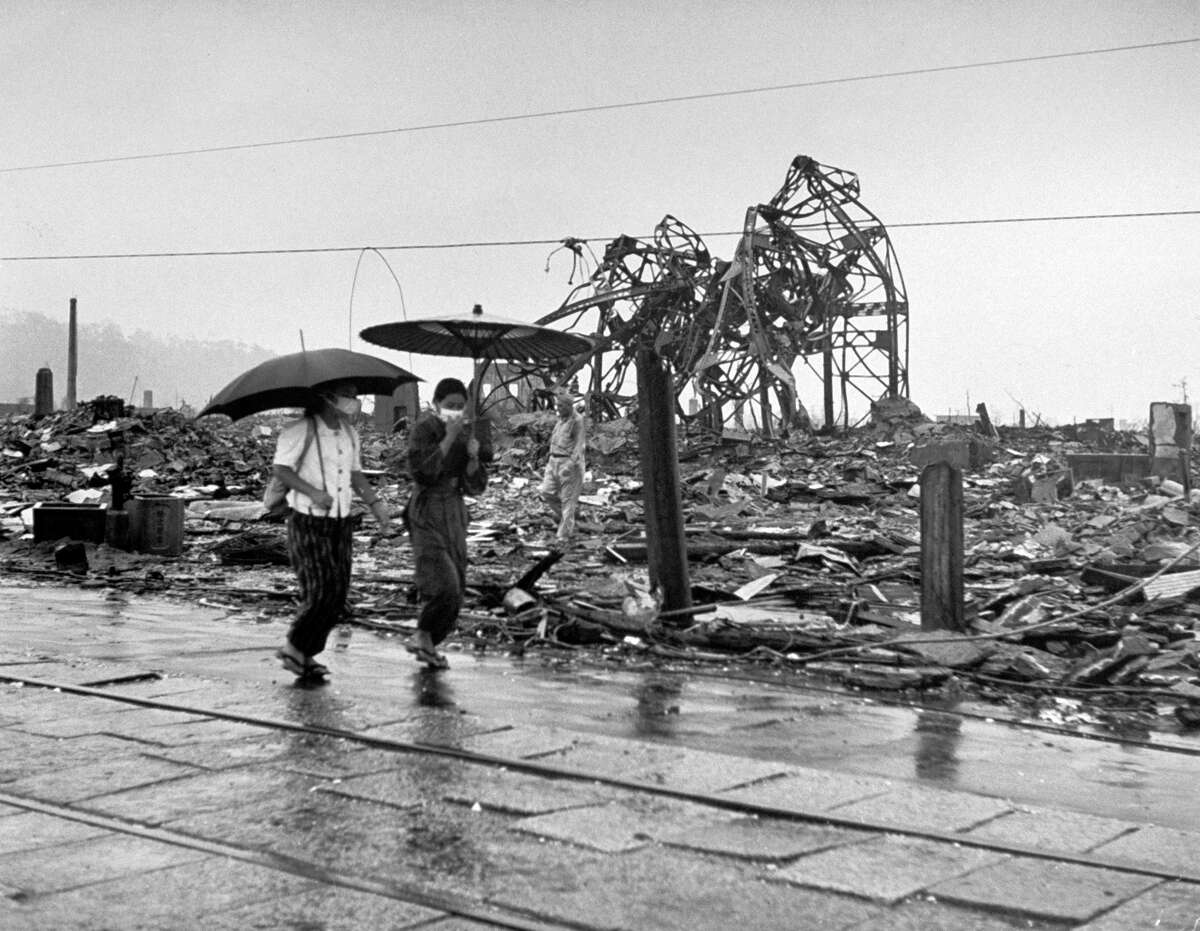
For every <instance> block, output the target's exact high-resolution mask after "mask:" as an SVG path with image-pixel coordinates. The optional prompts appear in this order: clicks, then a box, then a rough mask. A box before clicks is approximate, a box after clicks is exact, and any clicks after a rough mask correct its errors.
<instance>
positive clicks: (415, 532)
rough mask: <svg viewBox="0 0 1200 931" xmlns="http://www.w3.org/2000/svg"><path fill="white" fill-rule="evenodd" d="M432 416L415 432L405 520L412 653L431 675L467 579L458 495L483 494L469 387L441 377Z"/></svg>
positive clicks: (463, 512)
mask: <svg viewBox="0 0 1200 931" xmlns="http://www.w3.org/2000/svg"><path fill="white" fill-rule="evenodd" d="M433 404H434V407H435V408H436V413H431V414H426V415H424V416H422V417H421V419H420V420H418V421H417V423H416V425H415V426H414V427H413V430H412V435H411V436H410V437H409V444H408V465H409V469H410V471H411V473H412V479H413V490H412V496H411V497H410V498H409V500H408V505H407V507H406V508H405V511H404V516H405V521H406V522H407V524H408V530H409V533H410V535H411V537H412V547H413V561H414V564H415V568H416V581H417V588H418V590H419V591H420V595H421V601H422V606H421V613H420V616H419V617H418V619H417V632H416V634H415V635H414V637H413V640H412V643H411V644H409V647H408V649H409V651H410V652H411V653H413V654H414V655H415V656H416V657H417V659H418V660H419V661H420V662H422V663H424V664H425V665H426V666H429V667H430V668H432V669H445V668H447V667H448V666H449V665H450V664H449V663H448V662H447V661H446V657H445V656H444V655H442V654H441V653H439V652H438V651H437V645H438V644H439V643H441V642H442V641H443V640H445V639H446V637H447V636H448V635H449V634H450V632H451V631H452V630H453V629H454V626H455V624H456V623H457V621H458V613H459V611H460V610H461V609H462V603H463V593H464V590H465V588H466V580H467V578H466V577H467V506H466V503H465V502H464V501H463V495H464V494H469V495H477V494H480V493H481V492H482V491H483V490H484V489H486V488H487V482H488V477H487V471H486V470H485V469H484V467H483V464H482V463H481V462H480V461H479V440H477V439H476V438H475V437H474V436H464V433H463V430H464V426H465V424H464V422H463V411H464V410H465V409H466V406H467V388H466V386H465V385H464V384H463V383H462V382H461V381H459V380H458V379H457V378H443V379H442V380H441V381H440V382H438V383H437V387H436V388H435V389H434V392H433Z"/></svg>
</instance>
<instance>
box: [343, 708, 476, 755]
mask: <svg viewBox="0 0 1200 931" xmlns="http://www.w3.org/2000/svg"><path fill="white" fill-rule="evenodd" d="M494 726H495V725H494V724H492V723H490V722H488V721H485V720H484V719H483V718H481V717H480V716H479V715H474V714H463V713H462V712H461V711H459V710H458V709H456V708H429V709H424V710H423V711H422V712H421V713H419V714H415V715H410V716H409V717H407V718H404V719H403V720H401V721H391V722H388V723H384V724H375V725H372V726H370V727H367V728H364V729H363V730H362V733H363V734H364V735H365V736H367V737H376V738H379V739H381V740H395V741H399V742H402V743H422V744H429V745H430V746H434V747H455V748H458V747H461V746H462V744H463V741H464V740H466V739H467V738H469V737H474V736H475V735H476V734H482V733H484V732H486V731H489V730H491V729H492V728H493V727H494Z"/></svg>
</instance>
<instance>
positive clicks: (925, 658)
mask: <svg viewBox="0 0 1200 931" xmlns="http://www.w3.org/2000/svg"><path fill="white" fill-rule="evenodd" d="M889 404H890V406H889ZM114 413H115V412H113V411H112V410H111V409H109V408H105V409H103V410H98V409H97V408H96V407H90V406H89V405H86V404H85V405H83V406H81V407H80V408H78V409H77V410H75V411H73V412H70V413H58V414H53V415H50V416H48V417H41V418H34V417H32V416H9V417H8V418H6V419H3V420H0V568H3V570H4V571H5V572H6V573H12V574H14V575H18V576H21V577H24V578H27V579H29V580H32V581H33V582H35V583H36V584H45V583H54V584H62V583H66V584H73V585H85V586H90V587H104V588H110V589H115V590H120V591H124V592H129V593H153V594H158V595H165V596H168V597H183V598H188V599H189V600H191V601H193V602H195V601H197V599H199V598H203V601H204V603H205V604H206V605H208V606H211V607H214V608H219V609H224V610H227V611H229V612H235V613H238V614H251V615H253V616H255V617H257V618H260V619H263V620H273V619H276V618H285V617H286V616H287V614H288V613H289V612H290V610H291V604H292V598H293V594H294V583H293V580H292V576H291V572H290V570H289V569H288V566H287V554H286V546H285V536H284V527H283V525H282V523H278V522H272V521H270V520H267V519H265V518H264V516H263V514H262V508H261V506H260V505H259V503H258V499H259V496H260V495H261V492H262V487H263V483H264V480H265V477H266V475H267V473H268V470H269V463H270V459H271V455H272V453H273V451H274V444H275V438H276V436H277V433H278V428H279V425H280V424H281V423H282V422H283V418H282V417H274V418H272V417H266V416H260V417H256V418H250V419H248V420H247V421H242V422H238V423H235V424H230V423H227V422H221V420H220V419H218V420H217V421H216V422H213V421H212V420H211V419H205V420H201V421H194V420H189V419H186V418H184V417H183V416H182V415H179V414H177V413H175V412H172V411H159V412H155V413H152V414H148V415H138V414H135V413H133V412H132V411H130V410H128V409H125V410H123V411H121V412H119V413H117V415H116V416H110V415H112V414H114ZM552 420H553V414H552V413H548V412H547V413H539V414H525V415H520V416H519V417H515V418H512V419H511V421H504V422H498V423H496V424H494V431H493V436H494V442H495V456H496V458H495V461H494V463H493V464H492V466H491V473H492V481H491V485H490V487H489V489H488V491H487V492H486V493H485V494H484V495H482V496H480V497H479V498H478V499H477V500H474V501H472V502H471V513H472V518H473V519H472V524H471V529H470V542H469V547H470V551H471V568H470V572H469V586H470V591H469V593H468V596H469V601H468V607H467V610H466V612H465V613H464V615H463V617H462V619H461V625H460V632H459V638H460V640H461V641H462V642H463V643H464V644H468V645H470V646H471V647H473V648H475V649H479V650H488V649H492V650H505V651H508V652H511V653H515V654H529V653H530V652H531V651H541V652H543V653H545V654H546V655H553V654H555V653H556V652H557V651H562V654H563V655H569V656H571V657H572V658H574V659H585V658H586V659H592V660H598V661H603V662H607V663H614V664H619V665H627V666H630V665H635V664H636V665H641V664H645V663H659V664H672V665H673V664H706V665H707V664H721V665H723V666H727V667H733V666H741V667H746V668H766V669H770V670H771V671H772V672H776V673H780V674H787V673H790V672H795V673H797V674H800V673H804V674H807V675H815V676H820V677H822V678H827V679H831V680H834V681H836V682H838V683H841V684H843V685H845V686H848V687H853V688H860V689H865V690H872V691H886V692H892V693H896V692H904V693H911V694H920V695H923V696H928V695H931V694H932V695H943V694H971V695H975V696H977V697H981V698H986V699H989V700H999V701H1006V702H1010V703H1013V704H1016V705H1019V706H1020V707H1021V708H1022V710H1027V711H1028V712H1029V713H1030V714H1033V715H1037V716H1039V717H1042V718H1044V719H1047V720H1053V721H1056V722H1059V721H1066V722H1067V723H1071V722H1077V723H1087V724H1100V725H1107V726H1112V727H1120V728H1121V729H1123V730H1124V731H1128V730H1130V729H1142V730H1170V729H1186V728H1193V727H1196V726H1200V559H1198V558H1197V552H1198V550H1200V533H1197V517H1198V515H1200V494H1192V493H1186V492H1185V490H1184V487H1183V485H1182V484H1181V483H1176V482H1172V481H1169V480H1162V479H1157V478H1142V479H1137V480H1134V481H1127V482H1124V483H1122V484H1110V483H1106V482H1103V481H1100V480H1095V479H1088V480H1080V479H1079V478H1077V477H1076V476H1074V475H1073V474H1072V470H1071V468H1070V467H1069V465H1068V457H1069V456H1071V455H1072V454H1080V453H1096V452H1105V453H1114V452H1116V453H1122V454H1125V455H1129V456H1138V455H1144V454H1145V453H1146V449H1147V442H1146V440H1145V438H1144V437H1142V436H1141V435H1139V434H1135V433H1123V432H1109V433H1106V434H1105V435H1103V436H1102V437H1100V439H1099V442H1097V440H1096V438H1095V437H1090V436H1089V437H1084V436H1083V435H1082V433H1083V431H1077V430H1075V429H1074V428H1059V429H1050V428H1045V427H1041V428H1036V429H1030V430H1017V429H1008V428H1000V430H999V438H998V439H996V438H988V437H985V436H982V435H981V434H979V433H977V432H974V431H973V430H972V429H971V428H969V427H952V426H948V425H942V424H934V423H930V422H929V421H928V420H927V419H926V418H925V417H924V416H922V415H921V414H920V411H919V410H917V409H916V408H915V406H914V405H911V404H910V403H908V402H898V403H897V402H881V403H880V404H879V405H877V408H876V410H875V413H874V417H873V419H872V423H871V425H870V426H867V427H863V428H859V429H855V430H852V431H848V432H846V433H844V434H842V435H840V436H837V437H826V436H818V435H813V434H807V433H805V434H793V435H792V436H790V437H786V438H774V439H768V438H764V437H762V436H759V435H756V434H754V433H752V432H748V431H743V430H726V432H725V433H724V434H722V435H714V434H712V433H709V432H704V431H700V430H696V429H686V428H685V429H683V430H681V436H680V448H679V459H680V472H681V487H682V489H683V506H684V512H685V519H686V524H685V532H686V539H687V544H688V553H689V571H690V574H691V582H692V587H693V601H694V602H695V606H694V607H693V608H692V609H690V610H688V611H684V612H666V611H662V610H660V607H659V604H658V601H657V599H656V597H655V593H653V592H652V591H651V590H650V586H649V580H648V571H647V566H646V540H645V538H644V536H643V533H642V531H643V527H644V520H643V512H642V494H641V493H642V489H641V475H640V466H639V463H638V460H637V453H636V449H637V441H636V429H635V427H634V425H633V424H631V423H629V422H628V421H624V420H618V421H613V422H607V423H600V424H594V425H592V429H591V431H590V436H589V448H588V467H589V475H588V481H587V484H586V486H585V493H584V495H583V498H582V501H581V513H580V522H579V527H580V533H579V537H578V539H577V541H576V542H575V543H574V544H573V545H572V546H571V547H570V548H568V549H567V550H566V551H565V552H563V553H561V554H560V553H557V552H555V551H554V550H553V548H552V547H551V545H550V543H551V541H550V536H551V534H552V531H553V528H552V525H551V522H550V520H549V518H548V516H547V515H546V514H545V513H544V512H543V511H542V510H541V508H540V506H539V505H538V503H537V497H536V494H535V492H536V487H537V483H538V480H539V477H540V471H541V468H542V466H543V465H544V462H545V456H546V452H547V441H548V436H549V431H550V428H551V426H552ZM403 451H404V437H403V436H402V435H398V434H397V435H391V434H382V433H379V432H376V431H374V430H372V429H371V428H370V427H367V428H366V429H365V430H364V458H365V461H366V464H367V468H368V469H369V470H370V471H371V474H372V475H373V478H374V481H375V483H376V485H377V487H378V488H379V490H380V493H381V495H382V497H383V498H384V500H385V502H386V503H387V504H388V505H389V507H390V509H391V511H392V513H393V514H396V515H398V514H399V511H400V510H401V508H402V506H403V502H404V500H405V498H406V497H407V493H408V481H407V478H406V477H405V476H404V474H403V462H404V455H403ZM117 452H120V453H122V454H123V455H124V461H125V463H126V468H127V469H128V470H129V473H130V475H131V478H132V481H133V494H134V495H147V494H169V495H173V496H176V497H180V498H183V499H184V500H185V501H186V503H187V508H186V519H185V526H184V541H185V543H184V547H183V553H182V555H180V556H179V557H159V556H150V555H146V554H141V553H134V552H127V551H124V550H119V549H116V548H114V547H111V546H108V545H106V544H103V543H86V544H85V550H86V554H85V555H86V565H85V566H83V565H80V564H76V565H74V566H72V567H70V568H61V569H60V568H57V565H58V564H57V563H56V559H55V551H56V549H57V548H58V547H60V546H61V545H62V543H63V541H62V540H42V541H37V540H34V539H33V538H32V534H31V530H32V525H33V520H32V509H33V507H34V506H35V505H47V504H57V503H63V502H70V503H73V504H78V505H88V504H100V505H103V504H105V503H106V502H107V501H108V499H109V496H110V495H111V488H110V485H109V484H108V476H109V473H110V472H111V470H112V467H113V462H114V459H115V456H116V453H117ZM947 454H951V455H956V456H959V457H961V458H962V460H963V465H964V469H963V476H964V478H963V485H964V514H965V520H964V554H965V560H964V563H965V564H964V577H965V586H964V587H965V591H966V604H965V608H966V617H967V621H968V624H969V627H970V630H969V631H968V632H966V633H962V634H958V633H950V632H945V631H935V632H930V631H923V630H922V629H921V626H920V560H919V556H920V540H919V529H918V528H919V514H918V503H919V497H918V493H917V490H916V489H917V487H918V486H917V481H918V478H919V475H920V470H921V467H922V465H923V464H924V463H927V462H929V461H934V460H935V459H936V458H937V457H938V456H942V455H947ZM372 529H373V528H372V527H371V525H370V522H369V521H366V522H364V523H363V525H362V527H361V528H360V530H359V532H358V534H357V535H356V539H357V546H356V556H355V566H354V582H353V590H352V594H351V599H350V604H349V608H350V612H351V613H350V618H351V620H352V622H353V623H355V624H357V625H359V626H362V627H364V628H369V629H371V630H373V631H374V632H376V633H377V634H379V635H381V636H393V635H395V636H400V635H406V634H407V633H408V632H409V631H411V630H412V628H413V626H414V625H415V617H416V612H417V603H416V595H415V591H414V588H413V584H412V561H411V550H410V547H409V545H408V541H407V538H406V537H405V536H404V535H403V534H402V533H399V532H393V533H392V534H391V535H389V536H387V537H383V538H379V537H376V536H375V535H374V534H373V533H372Z"/></svg>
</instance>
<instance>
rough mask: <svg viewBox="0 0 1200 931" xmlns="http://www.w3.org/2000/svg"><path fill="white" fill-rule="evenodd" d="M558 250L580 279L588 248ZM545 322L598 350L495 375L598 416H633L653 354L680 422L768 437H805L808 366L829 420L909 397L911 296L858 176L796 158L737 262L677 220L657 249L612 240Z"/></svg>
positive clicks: (749, 221)
mask: <svg viewBox="0 0 1200 931" xmlns="http://www.w3.org/2000/svg"><path fill="white" fill-rule="evenodd" d="M563 245H564V247H566V248H569V249H570V250H571V251H572V253H573V255H574V257H575V258H574V259H573V272H574V267H575V263H577V261H578V260H580V259H581V258H582V249H581V244H580V241H579V240H564V242H563ZM537 322H538V323H539V324H542V325H549V324H563V323H565V324H567V326H568V328H569V329H572V330H574V331H576V332H584V333H588V334H590V335H591V336H592V337H593V339H595V341H596V348H595V350H594V351H593V352H592V353H591V354H590V355H588V356H586V357H583V358H577V359H576V360H574V361H573V362H572V363H571V364H569V365H567V366H564V367H560V368H559V369H557V370H556V371H555V372H553V373H549V374H548V373H546V372H545V371H544V370H538V371H535V370H534V369H532V368H531V367H522V366H508V367H506V368H505V370H504V371H503V372H498V374H499V378H498V379H494V381H499V382H500V383H502V385H503V386H507V387H508V388H509V391H508V393H510V394H511V393H513V392H512V391H511V386H512V384H513V383H514V382H518V381H522V380H529V379H534V378H538V377H540V378H541V380H542V386H543V387H557V386H564V385H570V386H572V387H573V388H575V389H576V390H579V391H582V392H584V393H586V394H587V395H588V397H589V402H590V406H591V410H592V413H593V415H594V416H598V417H601V418H614V417H618V416H622V415H623V414H626V413H629V412H630V411H631V410H632V409H634V408H636V406H637V397H636V390H635V389H634V388H633V383H634V379H633V378H632V377H631V373H632V371H633V368H634V364H635V359H636V356H637V352H638V350H639V349H641V348H648V347H649V348H653V349H654V350H655V351H656V352H657V353H658V354H659V355H661V356H663V357H664V358H666V359H667V360H668V361H670V363H671V365H672V369H673V371H674V372H675V385H674V389H675V396H676V403H677V407H678V409H679V413H680V414H681V415H682V416H684V417H687V418H689V419H694V420H698V421H700V422H701V423H702V424H704V425H706V426H709V427H711V428H712V429H714V430H718V431H719V430H721V429H722V428H723V427H724V425H725V424H726V422H727V421H728V420H732V422H734V423H736V424H738V425H740V426H747V424H746V422H745V421H746V419H747V418H749V419H750V421H751V423H750V424H749V426H752V427H754V428H756V429H758V430H761V431H762V432H764V433H767V434H771V433H773V432H774V431H776V430H780V431H782V432H785V433H786V432H788V431H790V430H794V429H800V430H806V429H810V428H811V426H812V424H811V420H810V417H809V414H808V411H807V409H806V408H805V406H804V404H803V403H802V401H801V400H800V391H799V389H798V386H797V379H796V373H797V371H798V370H800V369H802V368H807V369H808V370H810V371H811V372H813V373H814V374H815V375H816V377H817V379H818V380H819V382H820V384H821V385H822V386H823V398H822V400H823V415H824V418H823V419H824V423H825V424H826V425H827V426H830V427H832V426H833V425H835V424H836V423H837V422H838V421H839V420H840V421H841V422H842V424H843V425H844V426H850V425H851V416H852V415H851V409H852V407H853V406H854V405H853V403H852V402H855V401H862V400H865V401H866V402H872V401H876V400H879V399H881V398H884V397H907V396H908V392H909V383H908V298H907V295H906V293H905V289H904V282H903V278H902V276H901V273H900V268H899V264H898V262H897V260H896V255H895V252H894V250H893V248H892V243H891V240H890V239H889V237H888V234H887V231H886V229H885V228H884V226H883V224H882V223H881V222H880V221H879V219H878V218H877V217H876V216H875V214H873V213H872V212H871V211H870V210H868V209H867V208H866V207H864V206H863V205H862V203H861V202H860V199H859V183H858V178H857V176H856V175H855V174H853V173H852V172H849V171H845V170H843V169H840V168H834V167H831V166H827V165H822V164H820V163H818V162H817V161H815V160H814V159H812V158H809V157H807V156H802V155H801V156H797V157H796V158H795V159H793V161H792V163H791V166H790V168H789V170H788V173H787V177H786V179H785V181H784V183H783V186H782V187H781V188H780V189H779V190H778V191H777V192H776V193H775V195H774V196H773V197H771V199H770V200H769V201H767V202H766V203H763V204H758V205H757V206H754V207H751V208H749V209H748V210H747V211H746V215H745V220H744V223H743V228H742V233H741V237H740V239H739V241H738V245H737V248H736V249H735V251H734V256H733V259H732V260H730V261H725V260H722V259H719V258H715V257H714V256H712V255H711V253H710V252H709V250H708V248H707V247H706V246H705V244H704V242H703V241H702V240H701V238H700V236H699V235H698V234H697V233H696V232H694V231H693V230H692V229H691V228H689V227H688V226H687V225H686V224H684V223H683V222H682V221H680V220H678V219H676V218H675V217H673V216H670V215H668V216H666V217H664V218H663V219H662V221H661V222H660V223H659V224H658V226H657V227H656V228H655V231H654V235H653V237H652V239H651V240H650V241H644V240H641V239H637V238H634V237H630V236H619V237H617V238H616V239H614V240H613V241H612V242H611V243H609V244H608V247H607V248H606V249H605V250H604V254H603V256H602V257H601V258H600V259H599V261H598V263H597V264H596V267H595V270H594V271H593V272H592V274H591V275H590V276H589V277H588V278H587V279H586V280H585V281H584V282H583V283H582V284H580V285H578V286H576V287H575V288H574V289H573V290H572V291H571V292H570V294H569V295H568V296H567V298H566V300H565V301H564V302H563V304H562V305H561V306H560V307H559V308H558V309H557V310H555V311H553V312H552V313H550V314H547V315H546V316H544V317H542V318H541V319H539V320H538V321H537ZM631 392H632V393H631ZM685 395H688V396H690V397H688V400H689V402H690V403H689V408H690V409H689V410H686V411H685V410H684V404H683V400H684V396H685ZM839 405H840V411H839V410H837V408H838V406H839ZM864 418H865V415H863V417H862V418H859V419H864ZM855 422H857V421H855Z"/></svg>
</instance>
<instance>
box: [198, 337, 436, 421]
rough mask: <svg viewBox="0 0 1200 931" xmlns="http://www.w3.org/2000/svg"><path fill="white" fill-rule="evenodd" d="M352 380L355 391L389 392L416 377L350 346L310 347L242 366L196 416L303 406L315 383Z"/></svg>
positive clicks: (244, 414)
mask: <svg viewBox="0 0 1200 931" xmlns="http://www.w3.org/2000/svg"><path fill="white" fill-rule="evenodd" d="M339 381H352V382H354V385H355V387H356V388H357V389H358V393H359V394H391V393H392V392H393V391H395V390H396V389H397V388H398V387H400V386H401V385H403V384H405V383H407V382H411V381H421V379H420V378H418V377H417V376H416V375H414V374H413V373H412V372H409V371H406V370H405V369H402V368H400V366H398V365H393V364H392V363H391V362H388V361H387V360H386V359H380V358H378V357H376V356H371V355H367V354H366V353H362V352H351V351H350V350H349V349H311V350H307V351H305V352H294V353H291V354H290V355H286V356H277V357H276V358H274V359H268V360H267V361H266V362H263V363H261V364H259V365H256V366H254V368H252V369H250V370H248V371H246V372H243V373H242V374H241V375H239V376H238V377H237V378H235V379H234V380H233V381H231V382H230V383H229V384H228V385H226V386H225V387H224V388H222V389H221V390H220V391H218V392H217V393H216V394H215V395H214V396H213V398H212V400H211V401H209V402H208V406H207V407H205V408H204V410H202V411H201V412H200V413H199V414H197V415H196V416H197V417H204V416H206V415H207V414H227V415H228V416H230V417H232V418H233V419H234V420H237V419H238V418H239V417H247V416H249V415H250V414H257V413H259V412H260V411H269V410H274V409H276V408H279V407H307V406H308V405H309V404H311V403H313V402H314V401H315V400H316V389H318V388H320V387H322V386H323V385H329V384H332V383H335V382H339Z"/></svg>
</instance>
